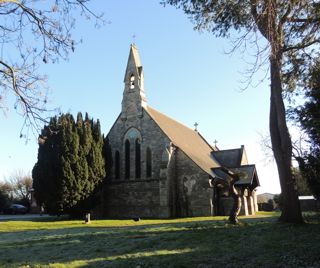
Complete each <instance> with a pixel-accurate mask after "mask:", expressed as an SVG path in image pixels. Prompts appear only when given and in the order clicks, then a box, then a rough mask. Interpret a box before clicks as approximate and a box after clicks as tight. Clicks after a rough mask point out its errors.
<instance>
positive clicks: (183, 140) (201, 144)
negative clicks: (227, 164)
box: [145, 106, 220, 176]
mask: <svg viewBox="0 0 320 268" xmlns="http://www.w3.org/2000/svg"><path fill="white" fill-rule="evenodd" d="M145 111H146V112H147V113H148V114H149V115H150V116H151V118H152V119H153V120H154V121H155V122H156V123H157V124H158V126H159V127H160V128H161V129H162V131H163V132H164V133H165V134H166V135H167V136H168V138H169V139H170V140H171V141H172V143H173V144H174V145H175V146H177V147H179V149H181V150H182V151H183V152H184V153H185V154H186V155H187V156H188V157H189V158H190V159H191V160H192V161H193V162H194V163H195V164H197V165H198V166H199V167H200V168H201V169H202V170H203V171H205V172H206V173H208V174H209V175H211V176H214V173H213V172H212V168H218V167H220V164H219V163H218V162H217V161H216V160H215V159H214V158H213V157H212V156H211V152H212V151H213V150H214V148H213V147H211V146H210V145H209V143H207V141H206V140H205V139H204V138H203V137H202V136H201V135H200V134H199V133H198V132H197V131H195V130H193V129H191V128H188V127H186V126H184V125H183V124H181V123H179V122H177V121H175V120H174V119H172V118H170V117H168V116H166V115H164V114H162V113H160V112H159V111H157V110H155V109H153V108H151V107H150V106H147V107H146V108H145Z"/></svg>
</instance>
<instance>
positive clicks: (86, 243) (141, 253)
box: [0, 218, 320, 267]
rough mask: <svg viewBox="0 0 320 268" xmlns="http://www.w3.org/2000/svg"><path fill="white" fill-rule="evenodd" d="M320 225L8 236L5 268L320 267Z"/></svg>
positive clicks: (185, 226) (247, 223) (2, 238)
mask: <svg viewBox="0 0 320 268" xmlns="http://www.w3.org/2000/svg"><path fill="white" fill-rule="evenodd" d="M319 226H320V225H319V222H318V223H317V224H312V225H308V224H307V225H302V226H295V225H289V224H277V223H276V218H263V219H258V220H257V219H246V220H243V223H242V224H241V225H239V226H233V225H229V224H226V222H224V221H209V220H208V221H200V222H196V221H193V222H180V223H177V222H176V223H166V224H143V223H140V224H139V225H136V226H122V227H120V228H118V227H102V226H99V227H89V226H85V225H84V226H83V227H74V228H68V229H50V230H32V231H26V232H19V233H16V232H15V233H10V232H7V233H5V234H4V233H0V266H4V267H18V266H21V265H30V266H35V265H41V266H43V265H49V266H53V267H54V266H59V267H79V266H81V267H137V266H140V267H197V266H198V265H199V264H202V265H203V267H241V266H246V267H257V266H259V267H266V266H269V267H270V266H274V267H292V266H293V267H297V266H315V267H316V266H318V265H319V264H320V262H319V256H320V254H319V253H320V252H319V250H318V249H319V248H320V241H319V239H317V238H318V237H319V236H318V234H319V231H320V228H319ZM280 264H281V265H284V266H279V265H280ZM287 264H289V265H290V266H286V265H287ZM305 264H307V265H305ZM228 265H229V266H228ZM199 267H201V266H199Z"/></svg>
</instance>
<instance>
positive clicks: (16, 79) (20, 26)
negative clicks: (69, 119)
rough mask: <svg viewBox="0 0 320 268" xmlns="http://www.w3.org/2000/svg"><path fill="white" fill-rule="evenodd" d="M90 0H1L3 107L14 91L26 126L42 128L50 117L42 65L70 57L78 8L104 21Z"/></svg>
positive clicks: (0, 91) (0, 89) (0, 105)
mask: <svg viewBox="0 0 320 268" xmlns="http://www.w3.org/2000/svg"><path fill="white" fill-rule="evenodd" d="M89 2H90V0H48V1H41V0H0V47H1V54H0V109H2V110H3V112H5V113H6V112H7V111H8V110H9V107H11V105H10V104H8V103H7V101H8V100H9V99H10V98H12V97H11V96H12V95H13V96H14V99H15V100H14V104H13V107H14V109H15V110H16V111H17V112H18V113H19V114H21V115H22V117H23V118H24V123H23V127H30V126H31V127H32V129H36V130H40V129H41V125H42V123H43V122H46V121H47V115H46V112H48V108H47V105H46V104H47V86H46V77H45V76H44V75H41V74H39V72H38V70H39V67H40V64H41V63H55V62H58V60H59V59H64V60H65V59H67V57H68V54H69V52H71V51H74V49H75V45H76V42H75V40H74V39H73V37H72V35H71V32H72V30H73V28H74V26H75V22H76V19H75V17H74V16H73V14H76V12H78V13H80V14H81V15H83V16H84V17H85V18H87V19H90V18H93V19H94V20H95V21H96V22H103V21H102V19H101V17H102V15H96V14H95V13H93V12H92V11H91V10H90V8H89V6H88V4H89ZM10 95H11V96H10ZM22 130H23V129H22ZM21 135H22V134H21Z"/></svg>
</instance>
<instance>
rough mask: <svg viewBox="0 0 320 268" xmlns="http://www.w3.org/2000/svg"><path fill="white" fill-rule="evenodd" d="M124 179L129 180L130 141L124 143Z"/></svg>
mask: <svg viewBox="0 0 320 268" xmlns="http://www.w3.org/2000/svg"><path fill="white" fill-rule="evenodd" d="M125 178H126V179H130V141H129V140H126V142H125Z"/></svg>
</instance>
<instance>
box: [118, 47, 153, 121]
mask: <svg viewBox="0 0 320 268" xmlns="http://www.w3.org/2000/svg"><path fill="white" fill-rule="evenodd" d="M142 107H147V99H146V96H145V93H144V77H143V69H142V65H141V63H140V57H139V54H138V49H137V47H136V46H135V44H131V46H130V53H129V58H128V63H127V68H126V72H125V76H124V91H123V99H122V110H121V118H122V119H123V120H126V119H129V118H132V117H140V116H142Z"/></svg>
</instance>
